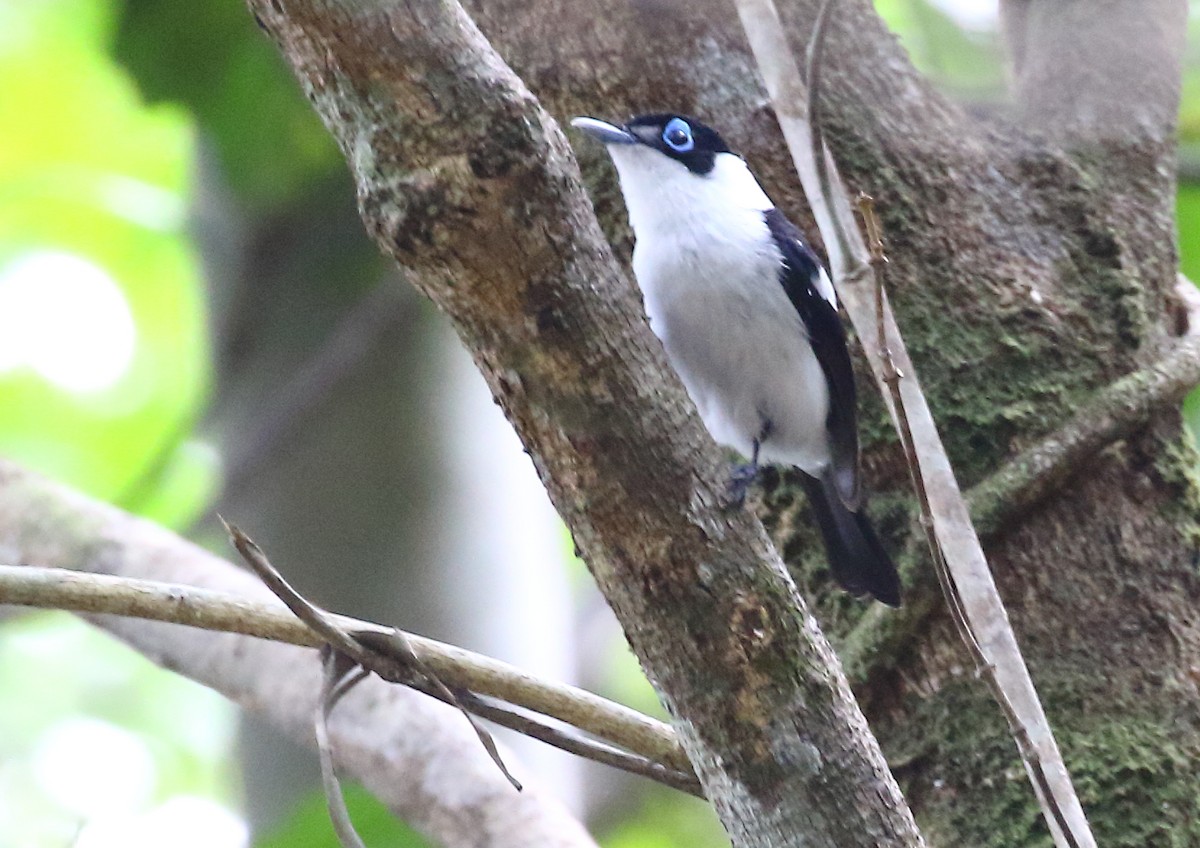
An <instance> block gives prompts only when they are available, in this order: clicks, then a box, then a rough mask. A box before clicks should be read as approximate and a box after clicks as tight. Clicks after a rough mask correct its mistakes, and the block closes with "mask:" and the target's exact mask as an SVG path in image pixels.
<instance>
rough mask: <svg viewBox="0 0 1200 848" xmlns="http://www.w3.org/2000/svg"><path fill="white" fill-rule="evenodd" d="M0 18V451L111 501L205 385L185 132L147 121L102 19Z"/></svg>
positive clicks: (188, 508) (162, 117) (157, 113)
mask: <svg viewBox="0 0 1200 848" xmlns="http://www.w3.org/2000/svg"><path fill="white" fill-rule="evenodd" d="M2 14H3V20H2V23H3V27H0V32H2V33H3V34H2V35H0V90H2V91H3V97H0V126H3V127H4V128H5V132H4V143H3V144H0V299H3V304H4V306H3V309H2V310H0V312H2V313H3V314H0V321H5V320H6V321H8V322H9V323H8V324H7V325H6V331H5V332H4V333H0V336H3V338H0V399H2V400H3V403H0V450H3V451H4V453H5V454H6V455H8V456H10V457H12V458H14V459H16V460H17V461H19V462H22V463H23V464H25V465H27V466H29V467H32V468H36V469H38V470H40V471H42V472H44V473H47V474H50V475H52V476H55V477H57V478H59V479H62V480H65V481H67V482H70V483H72V484H73V485H75V486H77V487H79V488H82V489H84V490H85V491H88V492H89V493H91V494H93V495H96V496H99V497H102V498H106V499H109V500H117V499H119V498H120V497H121V496H122V495H123V494H124V493H125V492H127V491H128V490H129V488H130V487H131V486H133V485H134V484H135V483H136V481H139V480H143V479H144V478H145V477H146V474H147V472H148V469H149V468H150V465H151V463H153V462H155V461H156V460H157V459H158V458H160V457H161V456H163V455H165V454H170V453H171V452H172V451H173V450H174V449H175V448H174V446H173V444H172V442H173V441H175V442H177V441H178V440H180V439H182V438H183V437H184V436H185V435H187V432H188V430H190V427H189V426H185V422H190V421H192V420H193V419H194V418H195V417H196V415H197V413H198V410H199V408H200V406H201V404H202V402H203V400H204V397H205V394H206V390H207V385H208V378H209V374H208V345H207V338H206V332H205V315H204V301H203V291H202V287H201V283H200V278H199V273H198V269H197V266H196V261H195V257H194V256H193V255H192V252H191V248H190V245H189V242H188V240H187V238H186V234H185V232H184V217H185V215H184V210H185V209H186V203H187V201H186V195H187V191H188V175H189V173H190V170H191V167H192V157H193V146H192V134H191V130H190V122H189V120H188V118H187V116H186V115H184V114H183V113H182V112H181V111H180V110H178V109H176V108H171V107H158V108H153V109H150V108H147V107H146V106H145V105H144V104H143V103H142V102H141V100H140V98H139V96H138V93H137V91H136V89H135V88H134V87H133V85H132V84H131V83H130V81H129V80H128V78H127V77H126V76H125V74H124V73H123V72H122V71H121V70H120V69H119V68H117V67H115V66H114V65H113V63H112V61H111V60H110V59H109V58H108V56H107V55H106V53H105V50H104V48H105V42H106V40H107V38H108V33H109V31H110V30H111V27H112V21H111V19H110V18H111V10H110V7H109V6H108V4H106V3H104V2H101V0H43V2H38V3H19V4H7V5H5V6H4V7H3V13H2ZM98 304H107V305H108V307H107V308H106V309H103V310H97V309H96V307H97V305H98ZM130 322H131V325H130V326H129V327H125V326H124V325H125V324H130ZM123 340H124V341H123ZM122 343H124V344H126V345H127V346H129V350H130V351H131V352H130V354H129V355H130V358H129V359H128V360H127V361H124V362H122V361H120V354H119V351H118V352H114V349H115V348H117V347H119V346H120V344H122ZM38 357H41V359H39V358H38ZM47 357H50V358H51V359H52V362H51V363H49V364H48V363H47V362H46V361H44V360H46V358H47ZM105 357H109V358H110V359H111V358H113V357H116V359H115V360H114V362H117V364H116V365H115V366H114V367H115V368H116V370H115V371H114V372H113V373H112V374H111V379H108V378H105V379H101V380H99V381H98V382H97V381H95V380H92V381H91V382H88V383H86V384H85V383H84V382H81V381H80V378H81V377H82V376H85V375H87V374H88V373H89V369H92V370H93V371H94V370H95V368H96V366H97V362H98V361H99V360H103V359H104V358H105ZM50 365H53V369H51V368H50ZM72 375H74V376H72ZM93 376H94V375H93ZM89 379H91V378H89ZM92 383H94V385H93V384H92ZM204 488H205V487H202V486H199V485H192V486H191V487H190V490H191V492H192V493H193V497H195V498H200V497H202V496H204V495H203V489H204ZM177 491H178V492H180V493H182V491H183V489H182V488H180V489H178V490H177ZM146 496H147V497H153V495H152V493H148V494H147V495H146ZM200 505H201V504H198V503H196V502H193V503H192V504H190V505H185V504H182V503H176V504H175V505H174V506H173V507H172V509H171V510H170V512H171V514H173V515H176V516H184V515H187V514H192V513H194V512H195V510H196V509H197V508H199V506H200ZM164 514H166V512H164Z"/></svg>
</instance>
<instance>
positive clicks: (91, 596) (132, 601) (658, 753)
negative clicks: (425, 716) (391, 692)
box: [0, 565, 697, 794]
mask: <svg viewBox="0 0 1200 848" xmlns="http://www.w3.org/2000/svg"><path fill="white" fill-rule="evenodd" d="M0 604H13V605H19V606H30V607H40V608H43V609H60V610H68V611H70V612H78V613H87V614H90V615H120V616H126V617H130V618H140V619H144V620H146V621H165V622H170V623H172V624H182V625H186V626H188V627H197V628H200V629H202V630H211V631H216V632H221V633H237V634H241V635H243V636H254V637H256V638H259V639H269V640H271V641H274V642H282V643H285V644H289V645H298V646H301V647H306V648H318V647H320V646H321V645H323V644H325V640H324V639H323V638H322V637H321V636H320V635H319V634H317V633H314V632H313V630H312V629H311V628H309V627H308V626H307V625H305V624H304V623H303V622H302V621H300V620H299V619H297V618H296V617H295V616H294V615H292V614H291V613H289V612H288V611H287V610H286V609H283V608H281V607H280V606H279V605H278V604H265V603H260V602H257V601H251V600H247V599H246V598H242V597H238V596H235V595H230V594H229V593H226V592H214V591H211V590H206V589H198V588H195V587H192V586H182V585H178V584H163V583H156V582H152V581H147V580H139V579H134V578H129V577H113V576H109V575H98V574H87V573H80V572H73V571H65V570H63V569H60V568H38V567H34V566H9V565H0ZM331 619H332V621H333V622H334V623H335V624H336V625H337V626H338V627H340V628H342V629H343V630H345V631H348V632H351V633H356V634H358V633H363V634H366V633H374V634H377V635H378V636H379V637H381V639H382V638H386V637H391V636H393V635H394V633H395V630H394V629H393V628H390V627H384V626H382V625H378V624H373V623H371V622H367V621H360V620H358V619H355V618H350V617H348V616H343V615H333V616H331ZM403 636H404V637H405V638H406V639H408V641H409V642H410V643H411V645H412V647H413V649H414V651H415V652H416V653H417V655H418V656H419V658H420V660H421V661H422V663H424V664H425V665H426V666H428V667H429V669H430V670H431V671H432V672H433V673H434V674H436V675H437V676H438V677H439V678H441V679H442V680H443V681H444V682H445V683H446V684H447V685H448V686H450V687H452V688H454V689H462V690H469V691H471V692H474V693H476V694H478V695H485V696H488V697H492V698H497V699H499V700H501V701H504V702H507V703H509V704H514V705H516V706H519V707H524V708H526V709H529V710H533V711H535V712H539V713H542V714H543V715H547V716H550V717H551V718H555V719H558V720H559V721H562V722H565V723H566V724H569V725H571V726H573V727H576V728H578V729H579V730H583V731H585V732H587V733H590V734H592V735H593V736H596V737H597V738H599V739H602V740H605V741H607V742H609V743H611V744H612V745H614V746H618V747H619V748H624V749H626V750H627V751H630V752H632V753H634V754H636V755H638V756H640V757H641V758H643V759H644V760H645V761H646V762H647V763H649V764H651V765H653V764H655V763H660V764H662V765H661V766H660V767H659V768H657V769H649V770H650V771H652V772H653V773H652V774H651V775H650V776H651V777H653V778H654V779H659V776H661V775H666V776H667V777H669V778H670V781H671V782H670V785H672V786H674V787H675V788H681V785H682V786H686V785H687V781H680V780H679V779H678V777H677V776H674V775H673V774H671V773H672V772H677V771H679V770H683V771H684V772H685V773H686V772H690V770H691V767H690V766H689V765H688V762H687V758H686V756H684V753H683V749H682V748H680V747H679V742H678V741H677V740H676V738H675V733H674V731H672V730H671V728H670V727H668V726H667V725H665V724H663V723H662V722H659V721H656V720H654V719H652V718H649V717H648V716H644V715H642V714H641V713H639V712H636V711H635V710H631V709H629V708H628V707H624V706H622V705H620V704H617V703H615V702H612V701H609V700H607V699H605V698H601V697H599V696H598V695H593V694H592V693H590V692H587V691H584V690H582V689H576V688H575V687H573V686H568V685H566V684H561V683H555V682H553V681H548V680H542V679H540V678H537V677H533V676H532V675H530V674H528V673H526V672H523V671H521V670H520V669H517V668H514V667H512V666H510V665H508V664H506V663H503V662H501V661H499V660H495V659H492V658H490V657H485V656H482V655H480V654H475V653H472V652H470V651H466V650H464V649H462V648H457V647H454V646H452V645H446V644H443V643H441V642H438V641H435V640H433V639H426V638H424V637H422V636H417V635H415V634H412V633H404V634H403ZM420 691H424V690H420ZM488 713H489V714H488V715H486V716H484V717H485V718H492V717H493V715H495V714H496V711H495V710H494V709H491V708H488ZM497 723H499V724H504V725H505V726H509V725H510V724H513V723H519V724H520V727H517V728H515V729H517V730H519V731H521V732H523V733H524V732H527V731H532V732H530V735H534V736H536V737H537V738H542V739H544V741H548V742H549V743H550V744H552V745H553V744H556V742H562V743H563V744H559V745H558V747H564V745H566V746H567V747H568V749H569V750H570V751H571V753H575V754H579V755H580V756H584V757H588V758H589V759H599V760H600V761H602V762H605V763H606V764H608V765H614V766H616V767H617V768H624V766H623V765H622V764H621V762H620V761H614V758H613V757H611V756H609V755H607V754H601V755H599V756H589V750H588V749H587V747H586V745H581V744H579V742H578V741H576V740H572V739H569V738H566V737H562V736H559V735H555V734H552V733H547V732H545V731H544V730H542V729H539V728H534V727H533V726H532V725H531V724H530V723H529V722H527V721H524V722H518V721H517V720H515V719H514V720H513V721H511V722H506V721H505V720H503V717H501V719H500V720H499V721H498V722H497ZM585 741H586V740H585ZM626 770H627V771H630V770H634V771H635V772H636V773H638V774H643V773H645V772H646V771H647V770H648V769H641V770H637V769H629V768H626ZM690 791H691V792H692V793H693V794H696V792H697V790H696V788H695V786H694V785H692V786H691V787H690Z"/></svg>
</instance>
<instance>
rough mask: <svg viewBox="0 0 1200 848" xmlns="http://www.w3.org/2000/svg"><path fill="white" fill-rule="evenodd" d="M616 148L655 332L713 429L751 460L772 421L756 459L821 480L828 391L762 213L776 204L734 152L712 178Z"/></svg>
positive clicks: (826, 459) (642, 153) (826, 454)
mask: <svg viewBox="0 0 1200 848" xmlns="http://www.w3.org/2000/svg"><path fill="white" fill-rule="evenodd" d="M627 151H628V152H627ZM611 152H612V153H613V159H614V161H615V162H616V163H617V167H618V172H619V173H620V175H621V182H622V189H623V191H624V193H625V195H626V203H627V205H628V207H629V212H630V222H631V224H632V225H633V228H634V232H635V235H636V236H637V246H636V248H635V249H634V256H633V267H634V272H635V274H636V275H637V279H638V284H639V285H640V286H641V288H642V292H643V294H644V296H645V302H646V311H647V314H648V315H649V317H650V326H651V327H652V328H653V330H654V332H655V333H656V334H657V335H658V337H659V338H660V339H661V340H662V342H663V346H664V347H665V348H666V351H667V355H668V357H669V358H670V360H671V363H672V365H674V367H675V369H676V370H677V371H678V372H679V376H680V377H681V378H682V379H683V383H684V386H685V387H686V388H687V390H688V393H689V394H690V395H691V397H692V400H693V401H695V403H696V406H697V408H698V409H699V411H700V416H701V418H702V419H703V420H704V424H705V426H706V427H707V428H708V430H709V432H710V433H711V434H712V436H713V438H715V439H716V440H717V441H718V442H720V443H721V444H724V445H727V446H729V447H732V448H734V449H735V450H737V451H738V452H740V453H742V454H744V455H746V456H749V455H750V453H751V451H752V443H753V441H754V439H756V438H757V437H758V436H759V434H760V433H761V431H762V428H763V425H764V423H765V422H768V421H769V422H770V423H771V426H772V428H773V429H772V432H771V435H770V437H769V438H768V439H767V440H766V441H765V442H764V443H763V447H762V450H761V453H760V458H761V459H763V460H764V461H767V462H781V463H787V464H789V465H796V466H799V467H800V468H802V469H804V470H805V471H808V472H810V473H818V472H819V471H820V470H821V469H822V468H823V467H824V466H825V465H826V464H827V463H828V462H829V449H828V439H827V437H826V433H825V421H826V417H827V412H828V408H829V397H828V387H827V385H826V382H825V376H824V372H823V371H822V370H821V367H820V364H819V363H818V362H817V359H816V356H815V355H814V354H813V352H812V348H811V347H810V346H809V343H808V338H807V334H806V332H805V329H804V325H803V323H802V322H801V320H800V317H799V315H798V314H797V313H796V310H795V307H794V306H793V305H792V303H791V301H790V300H789V299H788V297H787V294H786V292H785V291H784V290H783V287H782V285H781V284H780V282H779V277H778V274H779V268H780V265H781V262H782V257H781V255H780V254H779V251H778V249H777V248H776V246H775V243H774V241H773V240H772V239H771V237H770V232H769V231H768V229H767V225H766V222H765V221H764V220H763V214H762V213H763V211H764V210H766V209H769V208H770V201H769V200H768V199H767V197H766V195H765V194H763V192H762V190H761V189H760V188H759V187H758V184H757V182H756V181H755V180H754V178H753V177H752V176H751V175H750V173H749V171H748V170H747V169H746V167H745V164H744V163H742V161H741V160H740V159H738V158H737V157H734V156H732V155H730V154H719V155H718V164H717V166H716V167H715V168H714V170H713V174H712V175H710V176H707V177H704V176H697V175H695V174H692V173H691V172H689V171H688V170H687V169H686V168H685V167H683V166H682V165H680V164H679V163H677V162H674V161H672V160H670V159H668V158H667V157H664V156H662V155H661V154H658V153H656V152H655V151H652V150H648V149H639V148H632V147H631V148H612V149H611ZM620 154H625V155H624V156H621V155H620ZM648 157H653V158H648ZM622 159H626V161H625V162H624V163H623V162H622ZM629 160H632V161H629ZM655 160H661V161H655ZM721 160H727V161H726V162H724V163H722V161H721ZM646 168H653V169H654V170H656V171H660V172H661V171H665V176H664V174H663V173H657V174H653V175H647V174H646V173H645V169H646ZM647 176H650V177H651V179H647ZM747 181H748V182H747ZM664 182H665V183H666V184H665V185H664ZM647 186H657V191H652V190H648V189H646V187H647ZM631 189H633V190H632V191H631Z"/></svg>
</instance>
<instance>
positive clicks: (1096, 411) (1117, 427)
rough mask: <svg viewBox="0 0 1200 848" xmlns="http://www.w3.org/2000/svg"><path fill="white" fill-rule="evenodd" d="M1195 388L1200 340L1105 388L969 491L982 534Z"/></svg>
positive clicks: (1199, 370)
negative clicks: (1035, 442)
mask: <svg viewBox="0 0 1200 848" xmlns="http://www.w3.org/2000/svg"><path fill="white" fill-rule="evenodd" d="M1198 384H1200V338H1197V337H1190V338H1187V339H1184V340H1183V341H1180V342H1179V343H1178V344H1177V345H1176V346H1175V348H1174V349H1173V350H1172V351H1171V352H1170V353H1168V354H1167V355H1166V356H1164V357H1163V358H1162V359H1160V360H1158V361H1157V362H1155V363H1153V364H1151V365H1149V366H1147V367H1146V368H1144V369H1142V370H1140V371H1135V372H1134V373H1133V374H1130V375H1129V376H1127V377H1123V378H1121V379H1120V380H1118V381H1117V382H1115V383H1113V384H1112V385H1111V386H1108V387H1106V388H1104V389H1101V390H1100V391H1099V392H1098V393H1097V394H1096V396H1095V397H1094V398H1093V399H1092V400H1091V401H1090V402H1089V403H1088V404H1087V405H1086V406H1084V407H1083V408H1082V409H1081V410H1080V411H1079V414H1078V415H1076V416H1075V417H1074V418H1072V419H1071V420H1070V421H1068V422H1067V423H1066V424H1064V425H1063V426H1062V427H1060V428H1059V429H1058V430H1056V431H1055V432H1054V433H1051V434H1050V435H1049V436H1046V437H1045V438H1043V439H1042V440H1041V441H1039V442H1038V443H1037V444H1036V445H1034V446H1033V447H1030V448H1028V449H1026V450H1024V451H1022V452H1021V453H1020V454H1018V455H1017V456H1016V457H1014V458H1013V459H1012V460H1010V461H1009V462H1007V463H1005V465H1004V466H1003V467H1002V468H1000V469H999V470H997V471H996V472H995V473H994V474H992V475H991V476H990V477H988V478H987V479H986V480H984V481H983V482H982V483H980V484H979V485H977V486H975V487H974V488H973V489H971V491H970V492H969V493H968V496H967V499H968V502H969V504H970V506H971V515H972V516H973V517H974V519H975V525H976V528H977V529H978V531H979V533H980V534H981V535H984V536H986V535H990V534H993V533H996V532H999V531H1000V530H1001V529H1002V528H1003V527H1004V526H1005V525H1007V524H1009V523H1010V522H1012V521H1014V520H1016V519H1018V518H1020V516H1021V515H1023V514H1024V513H1025V512H1027V511H1028V510H1029V509H1031V508H1033V507H1034V506H1036V505H1037V504H1038V503H1040V502H1041V501H1042V500H1044V499H1045V498H1046V497H1048V496H1049V495H1051V494H1052V493H1053V492H1054V491H1056V490H1057V489H1059V488H1060V487H1061V486H1062V485H1063V484H1064V483H1065V482H1066V481H1067V480H1069V479H1070V478H1071V477H1072V476H1074V475H1076V474H1078V473H1080V472H1081V471H1083V470H1084V469H1086V468H1087V467H1088V465H1087V460H1088V458H1089V457H1091V456H1092V455H1094V454H1096V453H1098V452H1099V451H1101V450H1103V449H1104V448H1105V447H1107V446H1108V445H1110V444H1112V443H1113V442H1116V441H1119V440H1120V439H1123V438H1125V437H1127V436H1129V435H1131V434H1132V433H1134V432H1135V431H1136V430H1137V429H1138V428H1140V427H1142V426H1144V425H1145V424H1146V423H1147V422H1148V421H1149V420H1150V418H1151V417H1152V416H1153V415H1154V414H1155V413H1156V412H1159V411H1161V410H1162V409H1164V408H1165V407H1167V406H1170V405H1174V404H1178V403H1179V402H1180V401H1182V400H1183V397H1184V395H1186V394H1187V393H1188V392H1189V391H1191V390H1192V389H1194V388H1195V387H1196V386H1197V385H1198Z"/></svg>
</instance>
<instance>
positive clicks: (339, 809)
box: [313, 645, 370, 848]
mask: <svg viewBox="0 0 1200 848" xmlns="http://www.w3.org/2000/svg"><path fill="white" fill-rule="evenodd" d="M321 671H322V674H321V697H320V698H319V699H318V700H317V707H316V710H315V711H314V716H313V730H314V732H315V734H316V738H317V755H318V757H319V759H320V761H321V786H322V787H323V788H324V790H325V805H326V807H327V808H328V810H329V820H330V821H331V822H333V832H334V833H335V834H337V838H338V841H339V842H341V843H342V848H367V846H366V845H365V844H364V843H363V841H362V838H361V837H360V836H359V835H358V831H356V830H355V829H354V823H353V822H352V821H351V820H350V811H349V810H348V809H346V796H345V795H344V794H343V793H342V785H341V783H340V782H339V781H338V776H337V769H336V768H334V764H333V745H332V744H331V743H330V741H329V714H330V713H332V712H333V708H334V707H335V706H337V702H338V701H340V700H341V699H342V698H343V697H344V696H345V695H346V693H347V692H349V691H350V690H351V689H353V688H354V687H355V686H356V685H357V684H359V683H361V682H362V681H363V680H364V679H365V678H366V677H367V676H368V675H369V674H370V672H368V671H367V670H366V669H364V668H363V667H362V666H357V665H355V664H354V661H353V660H351V659H350V658H349V657H347V656H346V655H345V654H341V653H338V652H337V651H335V650H334V649H333V648H332V647H330V646H329V645H325V647H323V648H321Z"/></svg>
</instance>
